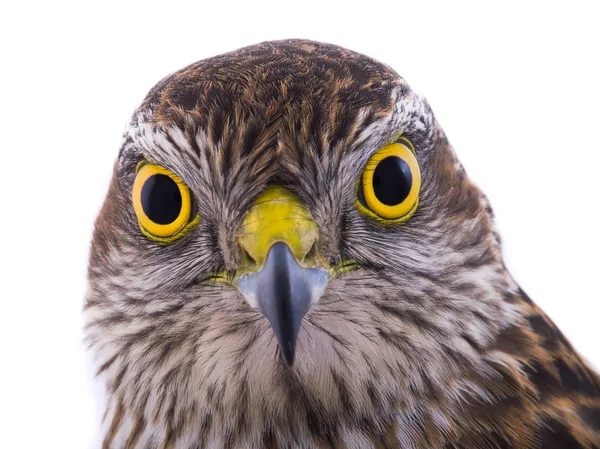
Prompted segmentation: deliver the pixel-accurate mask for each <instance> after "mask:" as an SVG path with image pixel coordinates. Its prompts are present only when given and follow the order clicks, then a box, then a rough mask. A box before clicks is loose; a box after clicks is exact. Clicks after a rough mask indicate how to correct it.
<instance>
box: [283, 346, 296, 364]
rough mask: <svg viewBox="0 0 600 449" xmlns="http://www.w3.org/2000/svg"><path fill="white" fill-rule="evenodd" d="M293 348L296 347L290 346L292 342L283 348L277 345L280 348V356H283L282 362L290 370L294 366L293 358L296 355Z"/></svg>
mask: <svg viewBox="0 0 600 449" xmlns="http://www.w3.org/2000/svg"><path fill="white" fill-rule="evenodd" d="M294 346H296V345H295V344H292V342H289V344H288V345H285V346H284V345H279V347H280V348H281V355H282V356H283V360H284V361H285V364H286V365H287V366H288V367H289V368H292V367H293V366H294V358H295V355H296V354H295V353H296V348H295V347H294Z"/></svg>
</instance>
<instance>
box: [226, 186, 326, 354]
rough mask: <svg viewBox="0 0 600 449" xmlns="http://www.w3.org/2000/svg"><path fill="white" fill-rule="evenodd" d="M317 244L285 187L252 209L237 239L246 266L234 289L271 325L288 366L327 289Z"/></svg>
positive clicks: (304, 214)
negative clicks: (308, 317)
mask: <svg viewBox="0 0 600 449" xmlns="http://www.w3.org/2000/svg"><path fill="white" fill-rule="evenodd" d="M317 238H318V228H317V225H316V223H315V222H314V221H313V220H312V217H311V216H310V212H309V211H308V209H307V208H306V206H304V205H303V204H302V203H301V202H300V200H299V199H298V198H297V197H296V196H295V195H293V194H292V193H291V192H289V191H288V190H286V189H284V188H283V187H278V186H271V187H269V188H268V189H267V190H266V191H265V192H264V193H263V194H262V195H261V196H260V197H259V198H258V199H257V200H256V201H255V203H254V205H253V206H252V208H251V209H250V211H249V213H248V215H247V216H246V218H245V220H244V224H243V226H242V233H241V237H240V238H239V239H238V240H239V243H240V246H241V247H242V248H243V250H244V254H245V255H246V261H245V262H244V264H243V266H242V267H240V270H238V275H237V276H236V281H235V283H236V285H237V287H238V290H239V291H240V293H242V295H243V296H244V298H245V300H246V302H247V303H248V304H249V305H251V306H252V307H255V308H257V309H258V310H260V311H261V312H262V314H263V315H264V316H265V317H266V318H267V320H269V323H270V324H271V328H272V329H273V333H274V334H275V337H276V338H277V341H278V343H279V346H280V348H281V353H282V355H283V358H284V359H285V361H286V363H287V364H288V365H290V366H291V365H292V364H293V362H294V355H295V350H296V341H297V339H298V333H299V331H300V327H301V323H302V319H303V318H304V315H305V314H306V312H307V311H308V310H309V308H310V307H311V305H312V304H314V303H316V302H317V301H318V300H319V299H320V298H321V296H322V295H323V293H324V291H325V288H326V287H327V283H328V277H329V270H328V268H327V267H326V266H325V264H323V263H322V262H321V261H320V259H319V257H318V256H317V255H316V252H315V246H316V241H317Z"/></svg>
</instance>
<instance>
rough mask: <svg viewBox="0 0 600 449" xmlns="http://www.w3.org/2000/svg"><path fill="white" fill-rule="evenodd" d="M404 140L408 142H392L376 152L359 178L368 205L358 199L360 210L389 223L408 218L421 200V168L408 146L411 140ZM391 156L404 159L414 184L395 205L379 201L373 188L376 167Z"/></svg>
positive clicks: (400, 221) (399, 221)
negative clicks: (402, 199) (405, 195)
mask: <svg viewBox="0 0 600 449" xmlns="http://www.w3.org/2000/svg"><path fill="white" fill-rule="evenodd" d="M402 140H403V141H404V142H406V144H404V143H398V142H396V143H392V144H390V145H386V146H385V147H383V148H382V149H381V150H379V151H378V152H377V153H375V154H374V155H373V156H372V157H371V159H369V162H367V165H366V166H365V169H364V171H363V174H362V176H361V179H360V180H359V182H362V188H363V193H364V197H365V203H366V205H367V207H364V206H363V205H362V204H360V202H359V201H357V207H358V209H359V211H360V212H362V213H365V214H367V215H371V216H375V218H377V219H379V220H380V221H382V222H384V223H389V224H397V223H402V222H404V221H406V220H408V219H409V218H410V217H411V216H412V214H413V213H414V211H415V210H416V208H417V203H418V201H419V190H420V188H421V171H420V169H419V163H418V162H417V159H416V158H415V155H414V153H413V151H411V148H409V146H408V145H410V147H412V145H411V144H410V142H408V141H407V140H405V139H402ZM390 156H397V157H399V158H401V159H402V160H404V162H406V164H407V165H408V167H409V168H410V172H411V174H412V186H411V188H410V192H409V193H408V196H407V197H406V198H405V199H404V201H402V202H401V203H399V204H396V205H393V206H390V205H387V204H383V203H382V202H381V201H379V200H378V199H377V196H376V195H375V190H374V189H373V175H374V174H375V168H376V167H377V165H378V164H379V162H381V161H382V160H384V159H385V158H387V157H390Z"/></svg>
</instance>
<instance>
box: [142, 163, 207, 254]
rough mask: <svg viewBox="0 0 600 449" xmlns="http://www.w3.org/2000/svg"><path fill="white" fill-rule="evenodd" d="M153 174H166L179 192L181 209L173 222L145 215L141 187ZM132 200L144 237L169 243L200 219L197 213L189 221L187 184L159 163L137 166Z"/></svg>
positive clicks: (190, 204) (189, 207) (189, 204)
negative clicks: (152, 218) (156, 221)
mask: <svg viewBox="0 0 600 449" xmlns="http://www.w3.org/2000/svg"><path fill="white" fill-rule="evenodd" d="M154 175H166V176H168V177H169V178H171V179H172V180H173V181H175V183H176V184H177V187H178V188H179V192H180V193H181V210H180V211H179V215H178V216H177V218H176V219H175V220H174V221H173V222H171V223H168V224H158V223H155V222H154V221H152V220H151V219H150V218H149V217H148V216H147V215H146V213H145V212H144V208H143V206H142V189H143V187H144V184H145V183H146V181H147V180H148V179H149V178H150V177H151V176H154ZM132 201H133V209H134V211H135V214H136V215H137V218H138V223H139V225H140V229H141V231H142V232H143V233H144V235H146V237H148V238H150V239H151V240H154V241H157V242H160V243H170V242H172V241H174V240H177V239H178V238H180V237H182V236H183V235H184V234H185V231H187V230H188V229H189V228H191V227H192V226H194V225H196V224H197V223H198V222H199V221H200V216H199V215H197V216H196V217H195V218H194V219H193V220H192V221H190V215H191V210H192V199H191V196H190V190H189V189H188V186H187V185H186V184H185V183H184V182H183V181H182V180H181V179H179V177H178V176H177V175H175V174H174V173H172V172H170V171H169V170H167V169H166V168H163V167H160V166H159V165H155V164H152V163H147V164H143V165H141V166H140V167H139V168H138V172H137V176H136V178H135V181H134V183H133V189H132Z"/></svg>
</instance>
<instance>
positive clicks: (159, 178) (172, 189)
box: [142, 175, 181, 225]
mask: <svg viewBox="0 0 600 449" xmlns="http://www.w3.org/2000/svg"><path fill="white" fill-rule="evenodd" d="M142 207H143V208H144V212H145V213H146V215H147V216H148V218H149V219H150V220H152V221H153V222H154V223H157V224H161V225H166V224H169V223H173V222H174V221H175V220H176V219H177V217H178V216H179V213H180V212H181V192H180V191H179V187H177V184H176V183H175V181H173V180H172V179H171V178H169V177H168V176H167V175H152V176H150V177H149V178H148V179H147V180H146V182H145V183H144V186H143V187H142Z"/></svg>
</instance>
